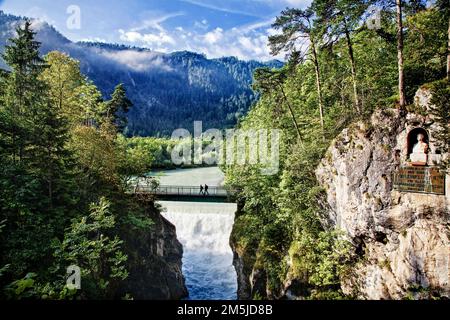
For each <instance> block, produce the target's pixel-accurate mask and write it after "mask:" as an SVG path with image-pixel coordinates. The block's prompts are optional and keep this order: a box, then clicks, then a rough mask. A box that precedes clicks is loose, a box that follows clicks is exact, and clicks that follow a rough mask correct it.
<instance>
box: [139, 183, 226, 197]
mask: <svg viewBox="0 0 450 320" xmlns="http://www.w3.org/2000/svg"><path fill="white" fill-rule="evenodd" d="M134 192H135V193H146V194H153V195H171V196H172V195H173V196H192V197H195V196H215V197H227V196H228V191H227V190H226V189H225V188H223V187H209V188H208V192H205V190H204V189H203V191H202V192H201V191H200V186H198V187H194V186H168V185H160V186H158V187H156V188H155V187H154V186H151V185H138V186H136V187H135V189H134Z"/></svg>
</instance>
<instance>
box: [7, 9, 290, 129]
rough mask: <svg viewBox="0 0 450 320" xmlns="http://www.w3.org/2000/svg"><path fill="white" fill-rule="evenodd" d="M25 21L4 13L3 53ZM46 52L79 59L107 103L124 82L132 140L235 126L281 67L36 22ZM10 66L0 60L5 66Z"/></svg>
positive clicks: (280, 63) (279, 64) (34, 22)
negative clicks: (261, 84)
mask: <svg viewBox="0 0 450 320" xmlns="http://www.w3.org/2000/svg"><path fill="white" fill-rule="evenodd" d="M24 19H25V17H18V16H14V15H10V14H6V13H4V12H3V11H0V51H1V52H3V50H4V46H5V45H6V44H7V40H8V39H9V38H11V37H13V36H14V34H15V33H14V27H15V26H16V25H17V24H18V23H20V22H21V21H23V20H24ZM32 21H33V27H34V29H35V31H36V32H37V40H38V41H39V42H41V44H42V47H41V54H43V55H45V54H47V53H48V52H51V51H54V50H57V51H61V52H64V53H66V54H68V55H70V56H71V57H72V58H74V59H77V60H79V61H80V67H81V70H82V72H83V74H84V75H86V76H87V77H88V78H89V79H91V80H92V81H93V82H94V83H95V84H96V85H97V87H99V89H100V90H101V92H102V94H103V96H104V98H105V99H107V98H108V97H109V95H110V94H111V93H112V92H113V90H114V87H115V86H116V85H117V84H119V83H123V84H124V86H125V88H126V89H127V93H128V96H129V98H130V100H131V101H132V102H133V104H134V107H133V108H132V109H131V111H130V112H129V114H128V120H129V125H128V126H127V128H126V130H125V133H126V134H127V135H128V136H170V135H171V133H172V131H173V130H175V129H178V128H186V129H188V130H191V129H192V125H193V122H194V121H202V122H203V124H204V128H227V127H232V126H234V125H235V124H236V123H237V122H238V120H239V119H240V117H242V116H243V115H245V114H246V113H247V111H248V109H249V107H250V106H251V105H252V104H253V103H254V102H256V101H257V99H258V96H257V94H255V93H254V92H253V90H252V88H251V84H252V81H253V72H254V70H255V69H257V68H260V67H270V68H279V67H281V66H282V65H283V63H282V62H280V61H278V60H271V61H268V62H264V63H263V62H258V61H255V60H249V61H243V60H240V59H238V58H236V57H221V58H214V59H208V58H207V57H206V55H204V54H201V53H195V52H189V51H176V52H172V53H161V52H155V51H151V50H150V49H146V48H140V47H135V46H126V45H122V44H112V43H101V42H83V41H81V42H73V41H71V40H69V39H68V38H66V37H65V36H64V35H63V34H61V33H60V32H59V31H58V30H57V29H56V28H54V27H53V26H51V25H50V24H48V23H46V22H43V21H40V20H32ZM1 67H2V68H5V67H6V65H5V64H4V62H3V61H2V59H0V68H1Z"/></svg>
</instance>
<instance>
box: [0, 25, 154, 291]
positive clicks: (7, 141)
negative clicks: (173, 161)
mask: <svg viewBox="0 0 450 320" xmlns="http://www.w3.org/2000/svg"><path fill="white" fill-rule="evenodd" d="M34 36H35V34H34V32H33V31H32V30H31V29H30V23H29V22H27V23H25V25H24V26H19V27H18V28H17V38H15V39H11V41H10V45H9V46H7V48H6V51H5V55H4V59H5V61H6V62H7V63H8V64H9V66H10V68H11V72H8V73H6V72H2V73H1V74H0V82H1V85H2V86H1V88H0V163H1V164H2V165H1V166H0V251H1V252H2V255H1V257H0V266H1V269H0V288H1V291H0V298H8V299H52V300H53V299H89V298H96V299H106V298H114V294H115V291H116V289H117V288H118V286H120V284H121V283H123V281H124V280H125V279H126V278H127V276H128V271H127V268H126V266H127V263H128V259H127V255H128V252H125V251H124V250H125V249H123V248H126V247H127V246H126V244H125V243H124V242H123V240H121V237H124V233H125V232H126V230H130V229H131V230H136V229H140V230H145V231H146V232H151V226H152V225H153V220H152V218H151V216H150V215H149V214H148V212H147V209H148V208H147V207H144V206H142V205H141V204H140V203H137V202H136V201H135V199H134V198H133V197H131V196H129V195H127V194H126V193H125V192H124V191H125V188H124V187H125V185H126V182H127V181H128V180H129V179H130V176H131V175H136V176H139V175H142V174H144V173H146V172H148V170H149V168H150V165H151V163H152V161H153V159H154V156H153V155H152V154H151V153H147V151H149V152H152V151H153V150H145V151H144V150H142V149H139V148H137V149H133V148H129V146H128V142H126V140H125V138H123V136H121V135H118V130H119V129H120V127H121V125H122V124H123V123H122V122H121V121H122V120H121V117H122V116H123V113H124V112H126V111H128V109H129V108H130V104H129V101H128V99H127V98H126V95H125V91H124V89H123V87H122V86H120V85H119V86H118V87H117V90H116V92H115V93H114V94H113V95H112V99H111V100H110V101H103V100H102V98H101V94H100V91H99V90H98V89H97V88H96V87H95V86H94V85H93V84H92V82H90V81H89V80H88V79H87V78H85V77H84V76H82V75H81V72H80V69H79V62H78V61H76V60H74V59H72V58H70V57H69V56H67V55H65V54H62V53H59V52H51V53H49V54H48V55H47V56H46V57H45V60H44V59H42V58H40V57H39V53H38V52H39V50H38V49H39V43H37V42H36V41H35V40H34ZM106 199H110V200H109V201H107V200H106ZM92 203H94V204H92ZM147 205H148V204H147ZM128 250H130V248H129V247H128ZM70 265H77V266H79V267H80V268H81V270H82V288H81V290H74V289H72V288H68V287H67V286H66V276H67V275H66V270H67V267H68V266H70Z"/></svg>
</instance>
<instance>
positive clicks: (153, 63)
mask: <svg viewBox="0 0 450 320" xmlns="http://www.w3.org/2000/svg"><path fill="white" fill-rule="evenodd" d="M100 55H102V56H103V57H105V58H107V59H109V60H112V61H114V62H116V63H119V64H121V65H123V66H126V67H127V68H130V69H132V70H134V71H140V72H142V71H147V70H150V69H154V68H158V69H163V70H165V71H172V69H171V68H170V67H169V66H168V65H166V64H165V63H164V60H163V57H162V55H161V54H159V53H156V52H150V51H137V50H132V49H130V50H122V51H102V52H101V53H100Z"/></svg>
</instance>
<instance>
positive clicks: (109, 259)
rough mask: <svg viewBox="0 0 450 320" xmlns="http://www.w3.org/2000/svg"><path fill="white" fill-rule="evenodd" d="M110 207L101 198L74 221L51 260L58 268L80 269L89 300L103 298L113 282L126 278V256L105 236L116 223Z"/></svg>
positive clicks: (115, 240) (117, 239) (114, 241)
mask: <svg viewBox="0 0 450 320" xmlns="http://www.w3.org/2000/svg"><path fill="white" fill-rule="evenodd" d="M109 208H110V203H109V202H108V201H107V200H106V199H104V198H102V199H100V202H99V203H98V204H95V205H92V206H91V213H90V214H89V216H88V217H83V218H81V220H76V221H74V222H73V223H72V225H71V227H70V228H69V229H68V230H67V231H66V233H65V235H64V239H63V241H62V242H59V241H56V242H54V244H53V246H54V248H55V252H54V256H55V258H56V261H57V264H56V267H55V271H57V270H58V268H59V266H69V265H76V266H79V267H80V268H81V277H82V279H83V281H82V285H83V286H86V287H87V288H86V289H84V290H83V291H84V293H85V294H86V293H87V294H88V296H90V297H95V296H98V297H105V295H106V294H107V289H108V287H109V286H110V285H113V282H114V281H117V280H124V279H126V278H127V276H128V272H127V271H126V268H125V262H126V261H127V256H126V255H125V254H124V253H123V252H122V251H121V250H120V246H121V244H122V241H121V240H120V239H119V238H118V237H117V236H114V238H110V236H108V234H109V233H110V232H111V230H113V229H114V227H115V225H116V222H115V218H114V216H112V215H111V213H110V209H109Z"/></svg>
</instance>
